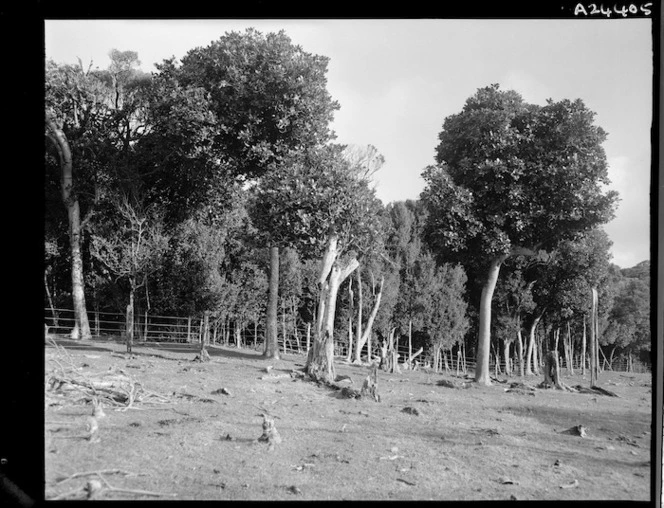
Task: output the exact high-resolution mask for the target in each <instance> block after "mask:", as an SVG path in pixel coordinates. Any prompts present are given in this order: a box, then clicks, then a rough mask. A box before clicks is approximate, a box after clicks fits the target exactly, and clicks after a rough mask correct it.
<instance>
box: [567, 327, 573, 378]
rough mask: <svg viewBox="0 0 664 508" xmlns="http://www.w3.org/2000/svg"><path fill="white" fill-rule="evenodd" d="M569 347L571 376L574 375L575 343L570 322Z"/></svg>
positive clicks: (568, 329)
mask: <svg viewBox="0 0 664 508" xmlns="http://www.w3.org/2000/svg"><path fill="white" fill-rule="evenodd" d="M567 347H568V349H569V353H568V358H569V360H568V361H569V365H568V369H569V373H570V375H571V376H573V375H574V342H573V341H572V328H571V327H570V324H569V321H568V322H567Z"/></svg>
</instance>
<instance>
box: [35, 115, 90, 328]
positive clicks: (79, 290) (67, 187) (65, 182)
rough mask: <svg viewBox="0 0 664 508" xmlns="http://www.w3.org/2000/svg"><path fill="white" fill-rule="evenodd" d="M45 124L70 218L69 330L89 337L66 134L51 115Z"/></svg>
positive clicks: (77, 210)
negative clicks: (71, 314) (71, 309)
mask: <svg viewBox="0 0 664 508" xmlns="http://www.w3.org/2000/svg"><path fill="white" fill-rule="evenodd" d="M46 125H47V127H48V131H49V138H50V139H51V140H52V141H53V143H54V145H55V147H56V149H57V151H58V156H59V158H60V168H61V170H62V179H61V192H62V201H63V202H64V204H65V207H66V208H67V217H68V219H69V246H70V249H71V279H72V297H73V304H74V329H73V330H72V332H71V337H72V338H74V339H78V338H81V339H90V338H92V334H91V332H90V323H89V321H88V313H87V309H86V307H85V291H84V288H85V282H84V278H83V257H82V255H81V212H80V208H79V204H78V199H76V197H75V196H74V195H73V194H72V187H73V184H74V178H73V173H72V157H71V150H70V148H69V142H68V141H67V137H66V136H65V133H64V132H63V131H62V129H60V128H59V127H58V126H57V124H56V123H55V120H54V119H53V118H52V117H51V116H50V115H47V117H46Z"/></svg>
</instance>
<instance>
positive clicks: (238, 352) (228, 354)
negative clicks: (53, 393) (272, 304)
mask: <svg viewBox="0 0 664 508" xmlns="http://www.w3.org/2000/svg"><path fill="white" fill-rule="evenodd" d="M51 338H52V339H53V340H54V341H55V343H56V344H57V345H58V346H62V347H66V348H67V349H71V350H78V351H110V352H113V351H114V349H113V348H111V347H108V346H109V345H110V344H122V345H124V343H125V342H124V340H122V339H92V340H75V339H70V338H66V337H57V336H55V337H51ZM46 346H47V347H52V344H51V343H50V341H48V342H46ZM146 348H149V349H152V350H157V351H166V352H169V353H182V354H183V355H185V356H188V355H197V354H198V353H199V352H200V349H201V347H200V345H199V344H186V343H168V342H166V343H164V342H135V343H134V344H133V348H132V352H133V354H135V355H143V354H145V353H141V352H140V349H146ZM207 352H208V354H209V355H210V356H211V357H215V356H216V357H223V358H236V359H244V360H262V359H263V355H262V353H261V352H260V351H253V350H247V349H234V348H226V347H221V346H214V345H211V346H208V347H207ZM157 356H159V355H157ZM163 358H166V357H163ZM166 359H172V358H166Z"/></svg>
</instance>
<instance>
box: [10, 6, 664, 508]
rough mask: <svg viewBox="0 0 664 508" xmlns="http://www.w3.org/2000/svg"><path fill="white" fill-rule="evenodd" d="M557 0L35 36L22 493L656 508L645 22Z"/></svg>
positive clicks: (113, 23)
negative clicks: (38, 127) (40, 109)
mask: <svg viewBox="0 0 664 508" xmlns="http://www.w3.org/2000/svg"><path fill="white" fill-rule="evenodd" d="M566 5H567V4H566ZM570 5H571V7H570V9H569V12H566V13H565V16H560V17H549V18H537V17H535V18H525V17H523V18H520V17H504V18H491V17H487V18H466V17H459V18H436V17H423V18H417V17H412V18H333V17H329V18H288V17H285V18H272V17H270V18H267V17H266V18H259V17H257V18H159V17H158V16H155V17H154V18H153V19H149V18H141V19H132V18H117V19H113V18H99V19H89V18H78V19H77V18H75V17H72V18H70V19H67V18H57V19H56V18H52V19H49V18H47V19H44V20H43V37H44V54H43V65H44V71H43V78H44V122H45V123H44V144H43V146H44V155H43V174H44V177H43V182H44V183H43V193H44V194H43V195H44V218H43V224H44V242H43V247H44V250H43V256H41V258H42V259H43V274H42V275H40V277H42V276H43V284H42V289H43V294H44V297H43V307H42V308H41V314H42V317H41V319H43V321H44V349H43V352H44V353H43V366H44V372H43V375H44V378H43V396H44V399H43V401H44V407H43V412H44V427H43V432H44V449H43V466H44V467H43V479H44V491H43V497H44V499H45V500H46V501H70V500H100V501H114V500H123V501H148V500H153V501H154V500H157V501H181V500H187V501H191V500H194V501H261V502H267V501H441V502H445V501H471V502H472V501H510V500H516V501H624V502H650V503H656V505H657V506H659V505H660V503H661V488H662V485H661V461H662V450H661V443H662V441H661V432H662V420H661V411H662V402H661V400H662V399H661V393H657V392H659V391H660V390H661V370H660V371H659V372H658V370H657V369H658V368H659V369H661V364H660V366H659V367H657V358H658V356H657V355H659V357H661V349H662V337H661V336H658V335H656V334H655V335H654V336H653V333H652V329H653V328H654V323H655V317H654V314H653V315H652V316H651V306H652V304H654V302H652V300H653V299H654V298H655V295H656V293H655V290H656V286H657V284H656V283H655V286H653V285H652V278H653V276H654V275H656V273H657V272H656V266H655V267H654V268H653V269H651V261H654V263H655V265H657V259H656V258H655V259H654V260H653V259H651V257H652V255H651V254H652V253H653V252H654V251H653V249H654V246H653V245H652V243H653V241H652V240H653V239H654V238H655V236H654V233H653V231H656V222H654V221H652V220H651V219H652V218H653V213H654V212H653V210H656V209H657V201H656V199H657V192H656V191H657V189H656V188H654V189H653V182H658V181H659V180H658V179H657V178H656V174H655V169H656V168H657V167H658V163H659V161H658V160H656V159H657V157H658V153H659V152H658V151H657V150H654V148H653V143H655V141H656V139H657V133H658V129H657V127H658V125H659V114H660V113H659V111H658V109H657V108H658V103H659V102H658V100H657V97H658V95H659V93H660V92H659V90H658V89H657V88H658V86H659V84H658V79H654V76H656V73H657V72H658V69H659V67H660V62H659V59H658V58H659V48H657V47H656V41H657V38H656V37H654V34H655V33H656V32H657V27H656V21H655V20H656V19H657V18H659V9H660V7H661V5H660V4H659V3H652V2H631V3H630V2H627V3H625V2H618V3H616V4H610V5H609V4H592V3H584V2H580V3H577V4H570ZM653 228H655V230H653ZM652 270H655V271H654V272H653V271H652ZM660 317H661V316H660ZM38 324H39V325H40V326H41V324H40V323H39V322H38ZM37 341H38V342H39V339H37ZM39 344H41V342H39ZM39 347H41V346H39ZM653 387H654V388H653ZM40 474H42V473H41V472H40ZM19 487H20V485H19ZM653 506H655V504H653Z"/></svg>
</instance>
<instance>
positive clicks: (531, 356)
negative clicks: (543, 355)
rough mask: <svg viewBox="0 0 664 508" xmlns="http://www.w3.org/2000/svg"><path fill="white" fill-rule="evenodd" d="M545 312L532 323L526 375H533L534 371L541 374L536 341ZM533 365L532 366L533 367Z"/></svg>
mask: <svg viewBox="0 0 664 508" xmlns="http://www.w3.org/2000/svg"><path fill="white" fill-rule="evenodd" d="M543 315H544V314H543V313H542V314H540V315H539V316H537V317H536V318H535V319H534V320H533V322H532V323H531V325H530V334H529V335H528V352H527V354H526V375H528V376H532V375H533V372H534V373H535V374H537V375H539V367H538V364H539V362H538V361H537V344H536V343H535V331H536V330H537V325H538V324H539V322H540V319H542V316H543ZM531 365H532V368H531Z"/></svg>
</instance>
